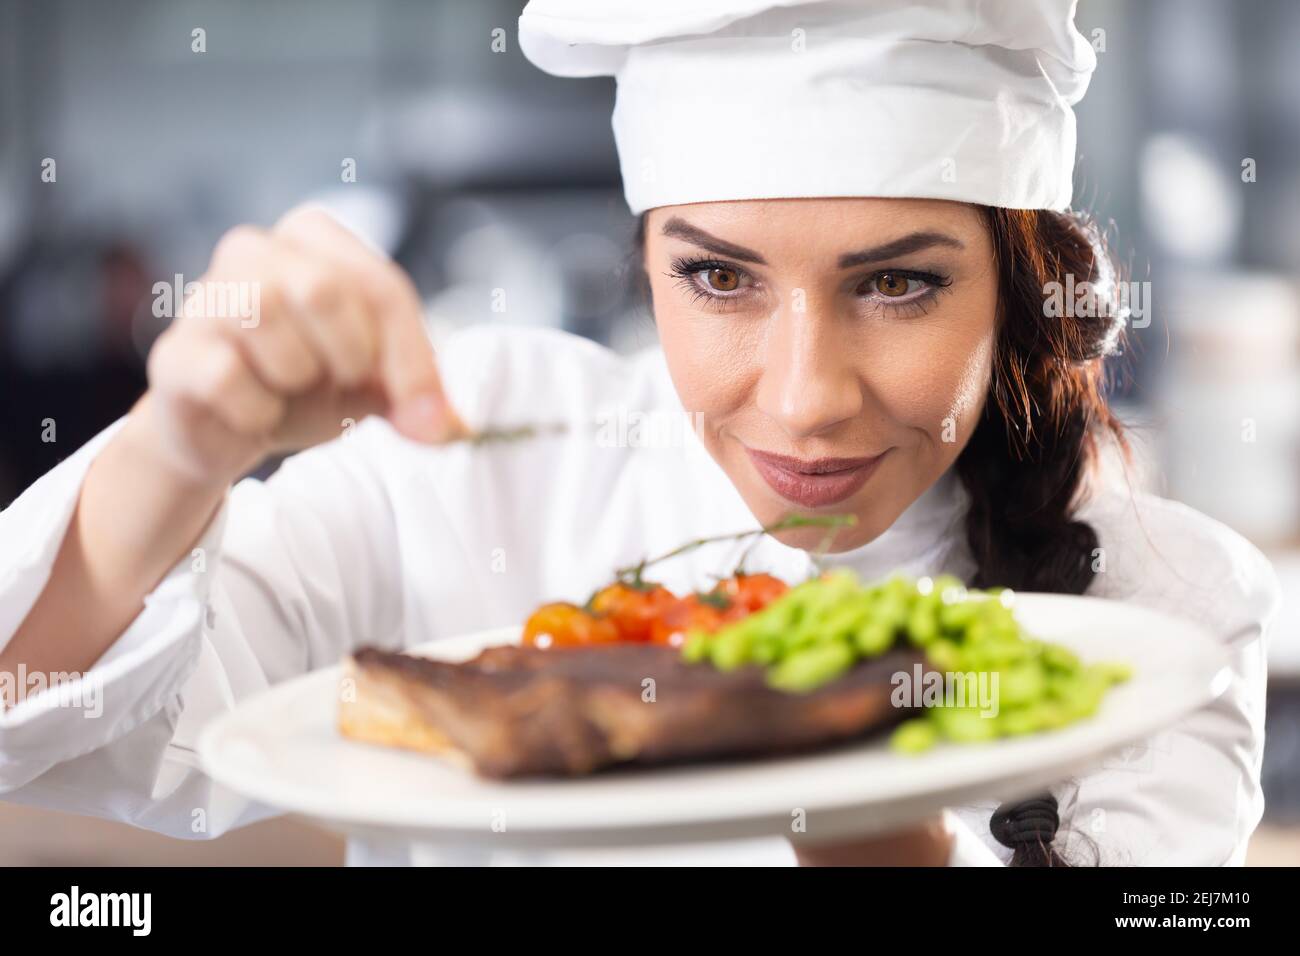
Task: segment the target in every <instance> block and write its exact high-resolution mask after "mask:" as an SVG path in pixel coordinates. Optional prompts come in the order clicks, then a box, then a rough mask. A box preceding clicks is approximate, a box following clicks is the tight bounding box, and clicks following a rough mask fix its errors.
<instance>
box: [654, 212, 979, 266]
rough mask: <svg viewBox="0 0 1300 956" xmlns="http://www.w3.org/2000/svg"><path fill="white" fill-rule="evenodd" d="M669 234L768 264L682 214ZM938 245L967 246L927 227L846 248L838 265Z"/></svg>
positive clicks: (669, 223)
mask: <svg viewBox="0 0 1300 956" xmlns="http://www.w3.org/2000/svg"><path fill="white" fill-rule="evenodd" d="M662 234H663V235H665V236H675V237H677V238H678V239H685V240H686V241H687V242H690V243H693V244H694V245H697V246H699V247H700V248H702V249H708V250H709V251H710V252H712V253H716V254H717V255H720V256H727V257H728V258H730V259H739V260H740V261H741V262H752V263H755V264H756V265H760V266H765V265H767V260H766V259H764V258H763V257H762V255H760V254H759V253H757V252H755V251H754V250H753V249H746V248H745V247H744V246H738V245H736V244H735V243H733V242H727V241H726V240H725V239H719V238H718V237H717V236H714V235H712V234H710V233H707V232H705V231H704V230H703V229H701V228H700V227H699V226H693V225H691V224H690V223H689V222H687V221H686V220H685V219H682V218H681V217H680V216H673V217H672V218H671V219H669V220H668V221H667V222H666V223H664V227H663V230H662ZM934 246H950V247H952V248H954V249H965V248H966V246H965V244H964V243H963V242H962V241H961V240H960V239H957V238H955V237H953V236H950V235H948V234H946V233H942V232H934V231H926V232H913V233H910V234H909V235H906V236H900V237H899V238H897V239H891V240H890V241H889V242H886V243H883V244H881V245H879V246H873V247H871V248H870V249H859V250H858V251H857V252H846V253H845V254H844V255H842V256H840V258H839V262H838V263H837V265H838V267H839V268H841V269H851V268H853V267H854V266H861V265H866V264H867V263H871V262H882V261H884V260H885V259H893V258H895V257H897V256H905V255H908V254H909V253H913V252H920V251H921V250H922V249H929V248H932V247H934Z"/></svg>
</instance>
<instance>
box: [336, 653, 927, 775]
mask: <svg viewBox="0 0 1300 956" xmlns="http://www.w3.org/2000/svg"><path fill="white" fill-rule="evenodd" d="M921 660H922V658H921V656H920V655H919V654H918V653H915V652H913V651H910V650H897V651H893V652H891V653H889V654H886V655H884V656H882V657H880V658H878V659H875V660H872V661H865V662H862V663H860V664H858V665H857V666H856V667H855V668H854V669H853V670H851V671H849V672H848V673H847V674H845V675H843V676H841V677H840V678H838V679H836V680H835V681H833V682H831V683H828V684H826V685H824V686H822V687H820V688H818V689H817V690H815V691H813V692H811V693H807V694H792V693H785V692H782V691H777V690H774V689H772V688H770V687H768V686H767V684H766V683H765V681H764V672H763V670H762V669H761V668H758V667H745V668H740V669H737V670H734V671H720V670H717V669H716V668H714V667H713V666H711V665H709V664H687V663H685V662H684V661H683V660H682V659H681V655H680V653H679V652H678V651H677V650H674V649H672V648H668V647H663V646H658V645H650V644H615V645H607V646H601V647H583V648H549V649H538V648H532V647H519V646H505V647H494V648H490V649H488V650H486V651H483V652H482V653H481V654H479V656H478V657H476V658H474V659H473V660H471V661H467V662H464V663H447V662H443V661H434V660H427V659H424V658H419V657H411V656H408V655H405V654H394V653H391V652H388V651H381V650H376V649H373V648H367V649H363V650H360V651H358V652H357V653H356V654H355V656H354V657H353V658H351V659H350V660H349V662H348V667H347V672H348V675H349V676H351V677H352V678H353V679H354V680H355V681H356V684H355V695H351V696H350V697H349V696H348V695H345V701H344V703H343V705H342V708H341V711H340V717H339V726H340V729H341V730H342V731H343V733H344V734H346V735H347V736H350V737H354V738H357V739H361V740H366V741H370V742H374V743H382V744H388V745H392V746H401V747H409V748H413V749H416V750H422V751H428V752H434V753H442V754H445V755H449V756H453V757H455V758H458V759H463V760H466V761H468V763H469V764H470V765H471V766H472V767H473V768H474V769H475V770H477V771H478V772H479V773H480V774H483V775H484V776H488V777H520V776H536V775H578V774H585V773H590V772H591V771H594V770H597V769H600V768H602V767H606V766H610V765H614V764H625V763H633V764H652V763H669V762H676V761H686V760H698V759H703V758H715V757H717V758H720V757H743V756H750V757H752V756H759V755H767V754H778V753H782V752H790V751H796V750H807V749H810V748H814V747H818V746H823V745H827V744H831V743H834V742H837V741H843V740H846V739H849V738H853V737H858V736H861V735H863V734H865V733H867V732H869V731H873V730H879V729H881V728H884V727H887V726H890V725H892V724H894V723H896V722H897V721H899V720H900V719H902V718H903V717H905V716H907V713H908V711H907V710H906V709H902V708H898V707H894V706H893V705H892V704H891V702H890V699H889V698H890V693H891V691H892V689H893V688H892V685H891V678H892V676H893V675H894V674H895V673H897V672H899V671H908V672H910V671H911V669H912V666H913V665H914V664H916V663H918V662H920V661H921ZM352 698H354V699H352Z"/></svg>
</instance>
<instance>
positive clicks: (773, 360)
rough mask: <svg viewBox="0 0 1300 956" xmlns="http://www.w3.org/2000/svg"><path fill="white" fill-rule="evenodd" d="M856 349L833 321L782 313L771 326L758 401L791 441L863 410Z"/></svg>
mask: <svg viewBox="0 0 1300 956" xmlns="http://www.w3.org/2000/svg"><path fill="white" fill-rule="evenodd" d="M853 354H854V350H853V349H852V348H851V346H850V343H848V342H845V341H844V340H843V330H841V329H839V328H837V323H836V322H835V320H834V319H832V318H825V317H819V316H817V315H815V314H814V313H813V312H812V311H811V310H809V311H806V312H802V313H801V312H797V311H794V310H782V313H781V314H780V315H778V316H776V317H775V318H774V319H773V320H772V323H771V325H770V326H769V334H768V337H767V341H766V347H765V354H764V363H763V371H762V374H761V375H760V377H759V382H758V394H757V397H756V401H757V404H758V407H759V410H760V411H762V412H763V413H764V414H765V415H767V416H768V417H769V418H771V419H772V420H773V421H774V422H776V423H777V424H778V425H780V426H781V428H782V429H783V430H784V431H785V432H786V434H787V435H789V436H790V437H791V438H793V439H798V438H805V437H808V436H812V435H817V434H820V433H821V432H824V431H826V430H827V429H829V428H832V427H833V426H835V425H836V424H838V423H840V422H843V421H846V420H849V419H852V418H854V417H855V416H857V415H858V414H860V413H861V411H862V408H863V391H862V384H861V382H860V380H859V378H858V374H857V372H856V370H855V369H854V366H853V359H852V356H853Z"/></svg>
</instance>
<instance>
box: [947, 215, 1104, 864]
mask: <svg viewBox="0 0 1300 956" xmlns="http://www.w3.org/2000/svg"><path fill="white" fill-rule="evenodd" d="M984 212H985V216H986V218H987V221H988V224H989V231H990V234H991V236H992V239H993V246H994V250H995V256H996V258H997V267H998V297H999V303H1000V310H1001V314H1000V315H999V329H998V344H997V353H996V357H995V360H994V370H993V381H992V382H991V383H990V392H989V401H987V402H986V403H985V408H984V413H983V417H982V419H981V421H980V423H979V425H978V426H977V427H976V430H975V432H974V434H973V435H972V436H971V440H970V442H969V443H968V444H967V446H966V448H965V449H963V451H962V453H961V455H960V456H959V457H958V459H957V463H956V466H955V467H956V470H957V474H958V476H959V477H960V479H961V481H962V483H963V485H964V486H965V488H966V490H967V492H968V493H969V498H970V507H969V509H968V511H967V514H966V522H965V524H966V527H965V530H966V542H967V545H968V547H969V550H970V554H971V557H972V558H973V559H974V562H975V566H976V568H977V570H976V573H975V576H974V580H973V581H972V582H971V584H972V586H974V587H993V586H1003V587H1010V588H1015V589H1019V590H1023V591H1048V592H1056V593H1061V594H1083V593H1084V592H1085V591H1087V589H1088V586H1089V585H1090V584H1091V583H1092V578H1093V570H1092V567H1093V560H1094V558H1095V556H1096V551H1095V549H1096V548H1097V547H1098V540H1097V534H1096V532H1095V531H1094V530H1093V528H1092V527H1091V526H1090V525H1088V524H1087V523H1085V522H1083V521H1079V520H1077V519H1076V518H1074V516H1073V513H1074V509H1075V507H1076V505H1077V503H1078V499H1079V496H1080V493H1081V492H1082V490H1083V488H1084V485H1085V482H1086V480H1087V477H1088V474H1089V472H1090V470H1091V468H1092V467H1093V466H1094V465H1095V464H1096V460H1097V457H1098V440H1099V438H1101V437H1102V435H1103V433H1105V434H1109V435H1110V436H1112V437H1114V439H1116V440H1117V442H1118V443H1119V445H1120V447H1121V448H1126V446H1125V444H1124V436H1123V433H1122V430H1121V428H1120V425H1119V422H1118V420H1117V419H1116V418H1115V416H1114V415H1113V414H1112V413H1111V411H1110V409H1109V407H1108V406H1107V404H1106V401H1105V398H1104V397H1103V393H1102V388H1103V374H1104V369H1103V361H1104V358H1105V356H1106V355H1108V354H1111V353H1112V352H1114V351H1115V350H1116V347H1117V345H1118V343H1119V341H1120V339H1121V336H1122V334H1123V329H1124V316H1123V315H1122V314H1121V313H1120V312H1119V309H1118V308H1116V304H1117V301H1118V283H1119V274H1118V270H1117V267H1116V266H1115V264H1114V262H1113V260H1112V259H1111V258H1110V256H1109V253H1108V252H1107V250H1106V247H1105V243H1104V242H1103V240H1102V237H1101V235H1100V233H1099V231H1098V230H1097V228H1096V226H1095V224H1094V223H1092V222H1091V221H1090V220H1088V219H1087V218H1085V217H1083V216H1081V215H1079V214H1076V213H1057V212H1051V211H1047V210H1014V209H999V208H991V207H990V208H986V209H985V210H984ZM1071 278H1072V280H1073V281H1072V282H1071V281H1070V279H1071ZM1084 283H1087V285H1086V286H1085V285H1084ZM1062 288H1067V289H1068V288H1074V289H1080V288H1082V289H1085V290H1086V295H1085V297H1084V298H1083V299H1081V300H1079V302H1082V303H1085V305H1086V307H1084V308H1074V307H1073V306H1076V305H1078V304H1079V302H1065V303H1063V304H1064V305H1065V306H1066V308H1065V309H1048V308H1046V307H1045V303H1046V302H1047V301H1048V297H1049V295H1050V294H1051V293H1050V291H1049V290H1053V289H1055V290H1060V289H1062ZM1058 301H1059V300H1058ZM1062 312H1064V314H1060V313H1062ZM1059 825H1060V819H1059V816H1058V808H1057V805H1056V800H1055V798H1053V797H1052V796H1051V795H1050V794H1044V795H1041V796H1039V797H1035V798H1032V799H1029V800H1024V801H1021V802H1019V803H1014V804H1003V805H1002V806H1000V807H998V808H997V810H996V811H995V812H994V814H993V816H992V818H991V819H990V821H989V829H990V832H992V834H993V836H994V837H995V838H996V839H997V840H998V842H1000V843H1002V844H1003V845H1004V846H1007V847H1009V848H1010V849H1012V850H1013V851H1014V855H1013V857H1012V861H1011V865H1012V866H1064V865H1067V864H1066V863H1065V861H1064V860H1063V859H1062V858H1061V857H1060V856H1059V855H1058V854H1057V852H1056V851H1055V850H1054V849H1053V848H1052V841H1053V839H1054V838H1055V836H1056V832H1057V828H1058V827H1059Z"/></svg>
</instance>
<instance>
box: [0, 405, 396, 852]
mask: <svg viewBox="0 0 1300 956" xmlns="http://www.w3.org/2000/svg"><path fill="white" fill-rule="evenodd" d="M123 421H124V419H123V420H119V421H118V422H116V423H114V424H113V425H112V426H110V427H109V428H108V429H106V430H105V431H103V432H101V433H100V434H99V435H98V436H96V437H95V438H94V439H93V440H92V441H91V442H89V443H88V444H87V445H85V446H83V447H82V448H81V449H80V450H78V451H77V452H76V453H74V454H73V455H71V456H70V457H69V458H67V459H65V460H64V461H63V462H61V463H60V464H59V465H58V466H56V467H55V468H54V469H53V470H52V471H50V472H49V473H48V474H46V475H45V476H44V477H42V478H41V479H40V480H39V481H37V482H36V483H35V484H34V485H33V486H32V487H31V488H30V489H28V490H27V491H26V492H25V493H24V494H23V495H22V496H21V497H19V498H18V499H17V500H16V501H15V502H14V503H13V504H12V505H11V506H10V507H9V508H8V509H6V510H5V511H4V512H3V513H0V647H3V646H4V645H5V644H7V643H8V641H9V640H10V638H12V636H13V634H14V632H15V631H16V630H17V628H18V626H19V624H20V623H21V622H22V620H23V619H24V618H25V617H26V615H27V613H28V612H29V611H30V609H31V607H32V605H33V604H34V603H35V601H36V599H37V597H38V595H39V594H40V592H41V590H42V589H43V587H44V585H45V583H46V581H47V580H48V578H49V575H50V571H51V567H52V565H53V563H54V559H55V556H56V554H57V552H58V550H59V547H60V544H61V542H62V539H63V536H64V533H65V531H66V529H67V527H68V524H69V522H70V519H71V516H72V513H73V510H74V508H75V507H76V503H77V499H78V496H79V492H80V489H81V484H82V481H83V479H84V476H85V474H86V470H87V467H88V466H89V464H90V463H91V461H92V460H93V459H94V457H95V455H96V454H98V452H99V451H100V449H101V448H103V446H104V445H105V444H106V443H107V442H108V440H109V439H110V438H111V437H112V435H113V433H115V432H116V431H117V429H118V428H120V427H121V425H122V423H123ZM365 425H366V423H363V424H362V425H361V426H356V427H355V429H354V431H353V432H352V433H349V434H348V435H346V436H345V437H341V438H339V439H336V440H335V441H334V442H331V443H329V444H327V445H322V446H319V447H317V448H314V449H311V450H310V451H307V452H304V453H302V454H299V455H296V456H293V457H291V458H289V459H288V460H286V461H285V462H284V463H283V464H282V465H281V467H280V468H279V470H277V471H276V473H275V474H274V475H273V476H272V477H271V478H270V479H269V480H267V481H265V482H262V481H258V480H253V479H245V480H243V481H241V482H239V483H238V484H236V485H235V486H234V487H233V488H232V489H231V490H230V491H229V492H228V493H227V496H226V499H225V501H224V502H223V504H222V505H221V507H220V509H219V510H218V512H217V514H216V516H215V517H214V518H213V520H212V521H211V522H210V523H209V525H208V527H207V528H206V530H205V531H204V532H203V533H202V536H201V539H200V540H199V541H198V542H197V544H196V545H195V547H194V549H193V550H192V551H191V552H189V553H187V554H185V555H183V556H182V557H181V559H180V560H179V561H178V562H177V563H176V565H175V566H174V567H173V568H172V569H171V570H170V571H169V572H168V573H167V574H166V575H165V577H164V578H163V579H162V581H161V582H160V583H159V584H158V586H157V587H156V588H154V590H153V591H152V592H150V593H149V594H148V595H146V596H145V599H144V602H143V603H144V606H143V608H142V610H141V611H140V613H139V614H138V615H137V617H136V618H135V619H134V620H133V621H132V622H131V623H130V624H129V626H128V627H127V628H126V630H125V631H124V632H123V633H122V634H121V635H120V636H119V637H118V638H117V640H116V641H115V642H114V643H113V644H112V645H111V646H110V647H109V648H108V650H107V651H106V652H105V653H104V654H103V656H102V657H101V658H100V659H99V660H98V661H97V662H96V663H95V665H94V666H93V667H92V668H91V669H90V670H89V671H88V672H86V673H84V674H80V675H62V676H65V677H67V678H68V679H67V680H63V681H60V680H58V677H59V676H60V675H46V676H45V677H44V678H43V679H44V680H45V685H44V686H45V687H46V688H47V689H44V690H41V686H40V685H36V684H33V682H32V681H33V678H32V676H31V675H25V674H21V673H20V674H18V675H11V677H10V680H11V689H14V686H15V682H16V679H17V678H24V683H23V686H24V687H25V688H33V687H34V688H35V689H36V690H37V691H38V692H36V693H32V694H30V695H27V696H25V697H20V698H19V699H18V702H17V703H16V704H15V705H14V706H12V707H11V708H10V709H8V710H7V711H6V712H3V713H0V794H3V797H4V799H8V800H11V801H14V802H19V803H27V804H33V805H39V806H45V807H51V808H57V809H63V810H69V811H73V812H77V813H83V814H90V815H94V816H100V817H105V818H109V819H117V820H122V821H126V822H128V823H132V824H135V825H137V826H141V827H146V828H149V829H152V830H157V831H160V832H163V833H167V834H170V835H172V836H177V837H193V838H202V837H211V836H216V835H218V834H220V833H222V832H224V831H225V830H227V829H229V828H230V827H232V826H235V825H240V824H243V823H247V822H251V821H252V820H254V819H258V818H260V817H263V816H269V815H271V813H272V811H270V810H269V809H266V808H261V807H257V806H254V805H251V804H250V803H249V802H247V801H245V800H244V799H242V798H240V797H238V796H237V795H235V794H234V793H232V792H230V791H227V790H225V789H224V788H222V787H219V786H218V785H216V784H214V783H213V782H212V781H211V780H210V779H209V778H207V777H206V776H205V775H204V774H203V773H202V772H201V770H200V769H199V764H198V760H197V756H196V740H197V736H198V732H199V731H200V729H201V728H202V727H203V726H204V725H205V724H206V723H207V722H208V721H210V720H211V719H212V718H214V717H216V716H218V715H220V714H222V713H224V712H226V711H228V710H230V709H231V708H232V707H233V706H234V705H235V704H236V703H237V702H238V701H239V700H241V699H242V698H244V697H246V696H248V695H249V694H252V693H255V692H257V691H259V690H262V689H264V688H266V687H268V686H269V685H271V684H273V683H276V682H277V681H281V680H284V679H286V678H288V677H291V676H294V675H296V674H301V673H303V672H305V671H307V670H309V669H311V668H314V667H318V666H323V665H325V664H328V663H331V662H334V661H336V660H338V659H339V658H340V656H341V655H343V654H344V653H345V652H346V651H347V650H348V649H349V648H351V647H353V646H355V645H356V644H358V643H370V644H376V645H379V646H386V647H390V648H396V647H397V646H398V645H399V644H400V639H401V638H400V629H401V626H402V618H403V611H402V607H403V602H402V594H401V587H402V585H401V581H402V576H401V574H400V569H399V568H398V567H397V566H396V564H397V563H398V557H397V555H398V548H397V542H396V532H395V527H394V522H393V518H392V511H391V508H390V506H389V501H388V498H387V495H386V493H385V490H384V488H383V486H382V484H381V483H380V482H379V480H378V478H377V476H376V475H375V474H374V471H373V470H372V469H368V468H367V467H366V466H365V460H366V457H367V456H366V453H365V451H364V450H362V449H361V447H360V446H362V445H364V444H365V442H366V441H368V440H369V439H368V437H367V436H368V434H369V429H368V428H366V427H365ZM0 678H3V675H0ZM37 679H38V680H39V679H41V678H39V677H38V678H37Z"/></svg>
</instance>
